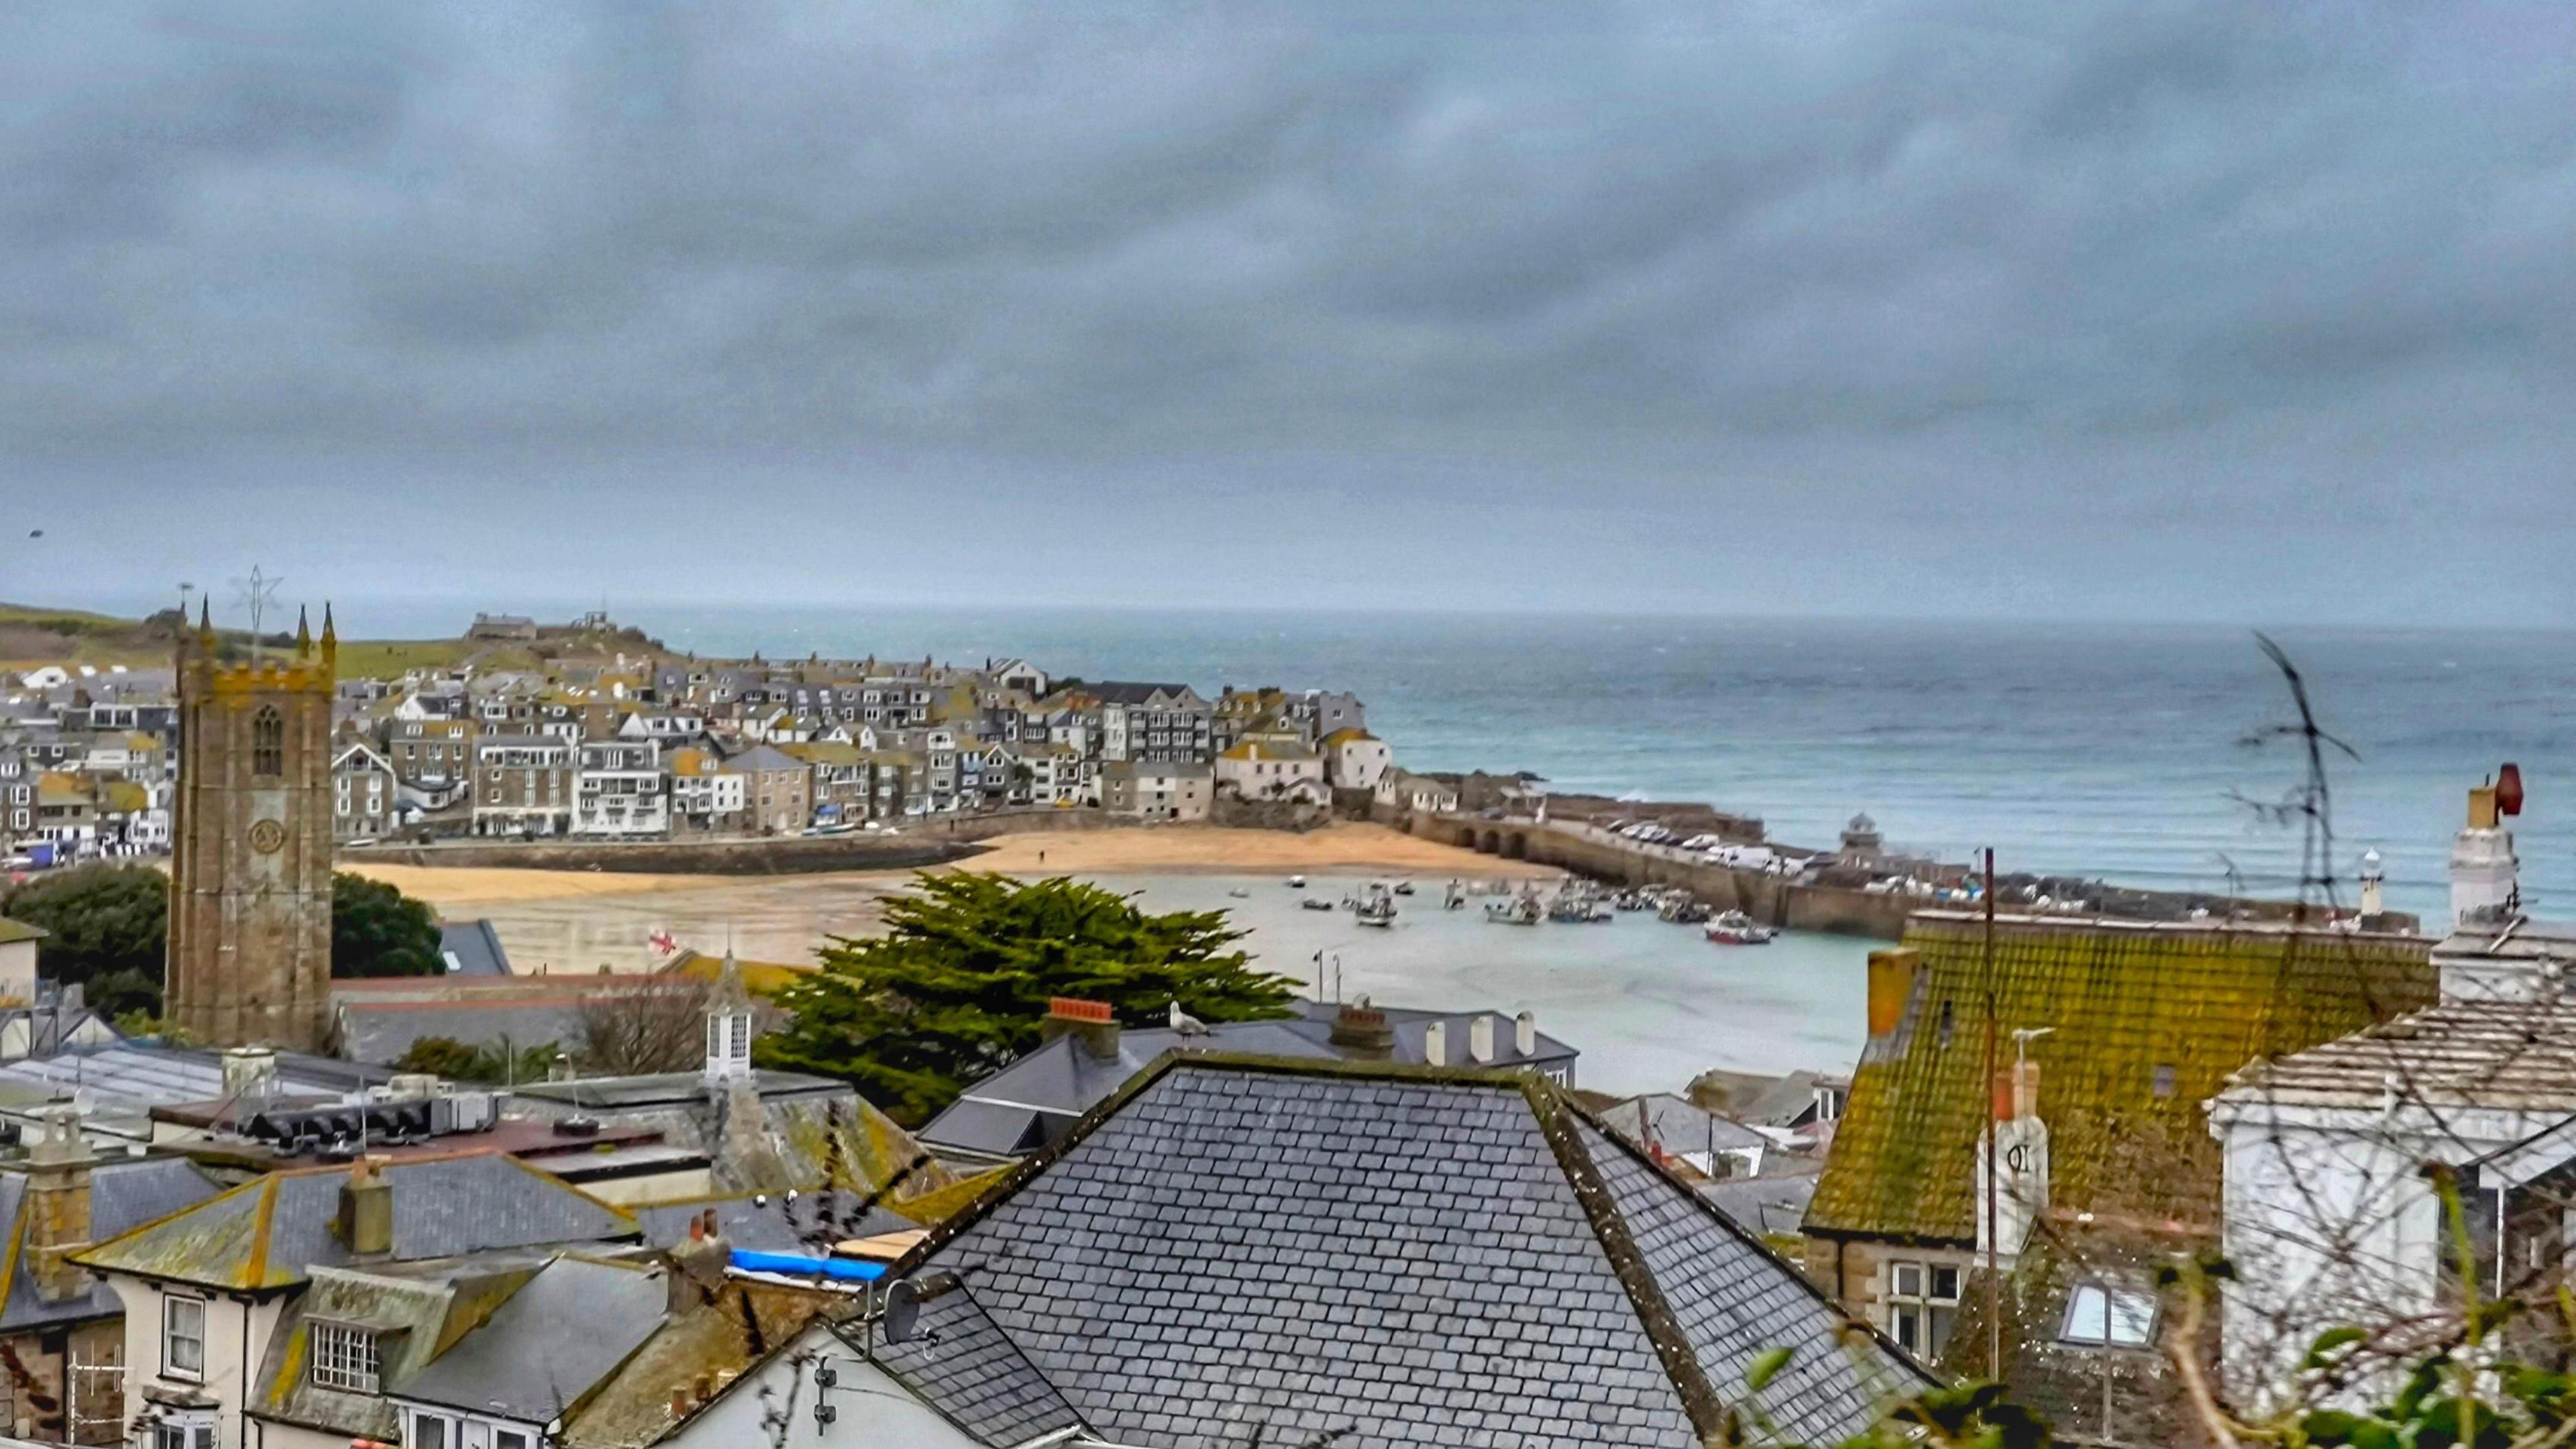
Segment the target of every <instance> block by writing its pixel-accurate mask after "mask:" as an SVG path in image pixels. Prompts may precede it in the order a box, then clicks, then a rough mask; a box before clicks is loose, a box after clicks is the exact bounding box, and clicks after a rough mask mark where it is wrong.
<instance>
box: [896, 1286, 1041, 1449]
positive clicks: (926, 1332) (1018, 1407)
mask: <svg viewBox="0 0 2576 1449" xmlns="http://www.w3.org/2000/svg"><path fill="white" fill-rule="evenodd" d="M919 1282H920V1285H921V1295H922V1296H921V1298H920V1300H919V1301H920V1304H921V1310H920V1317H919V1318H918V1319H917V1320H916V1321H915V1325H914V1328H913V1332H912V1334H911V1336H909V1337H907V1338H905V1339H904V1340H903V1341H902V1342H901V1343H879V1344H877V1345H875V1346H874V1348H873V1349H872V1350H871V1352H872V1354H873V1356H874V1358H875V1361H876V1363H877V1365H878V1366H879V1367H881V1368H883V1369H885V1370H886V1371H887V1372H889V1373H891V1374H893V1375H894V1376H895V1378H896V1379H897V1380H898V1381H900V1382H901V1383H902V1384H903V1386H904V1387H905V1388H907V1389H910V1390H912V1392H913V1394H914V1395H915V1396H917V1397H918V1398H919V1399H920V1400H921V1401H922V1402H923V1403H925V1404H928V1405H929V1406H930V1407H931V1408H933V1409H936V1410H937V1411H939V1413H941V1414H942V1415H944V1416H946V1417H947V1418H948V1420H949V1421H950V1422H951V1423H954V1424H956V1425H957V1426H958V1427H959V1428H961V1429H964V1430H965V1431H966V1432H967V1433H968V1434H970V1435H972V1436H974V1439H975V1442H977V1443H979V1444H1027V1443H1029V1442H1030V1441H1032V1440H1034V1439H1036V1438H1038V1437H1039V1436H1040V1435H1043V1434H1051V1433H1055V1432H1057V1431H1059V1430H1063V1429H1072V1428H1079V1427H1082V1416H1081V1415H1079V1414H1076V1413H1075V1412H1074V1411H1073V1406H1072V1405H1071V1404H1069V1403H1066V1402H1065V1398H1064V1395H1063V1394H1061V1393H1059V1392H1057V1390H1056V1387H1055V1385H1054V1384H1051V1383H1049V1382H1047V1377H1046V1375H1045V1374H1042V1373H1040V1372H1038V1366H1037V1365H1036V1364H1034V1363H1031V1362H1029V1357H1028V1355H1027V1354H1024V1353H1022V1352H1020V1348H1019V1345H1017V1344H1015V1343H1013V1342H1011V1339H1010V1336H1009V1335H1008V1334H1005V1333H1004V1332H1002V1329H1001V1325H999V1324H997V1323H995V1322H994V1321H993V1320H992V1317H991V1316H990V1315H988V1314H986V1313H985V1312H984V1309H983V1306H982V1305H981V1304H978V1303H977V1302H976V1301H975V1295H974V1294H973V1293H972V1292H971V1291H969V1290H968V1288H967V1287H966V1284H965V1282H964V1281H963V1280H962V1279H960V1278H959V1277H958V1276H957V1275H956V1274H954V1273H933V1274H929V1275H926V1276H925V1277H924V1278H922V1279H921V1280H919ZM863 1346H864V1345H863Z"/></svg>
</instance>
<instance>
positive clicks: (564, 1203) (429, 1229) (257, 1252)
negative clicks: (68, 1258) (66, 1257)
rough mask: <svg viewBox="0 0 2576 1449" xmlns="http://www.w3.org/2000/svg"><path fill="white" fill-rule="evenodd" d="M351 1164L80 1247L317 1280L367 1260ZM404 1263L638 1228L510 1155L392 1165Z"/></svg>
mask: <svg viewBox="0 0 2576 1449" xmlns="http://www.w3.org/2000/svg"><path fill="white" fill-rule="evenodd" d="M349 1175H350V1169H348V1168H345V1167H321V1168H309V1169H305V1170H302V1171H296V1172H273V1173H270V1174H269V1175H267V1176H265V1177H261V1178H257V1179H254V1180H253V1181H250V1182H246V1183H244V1184H242V1185H241V1186H240V1187H237V1188H234V1189H233V1190H231V1191H230V1192H226V1193H224V1194H222V1195H220V1196H218V1197H214V1198H211V1199H209V1200H207V1201H205V1202H202V1203H198V1204H196V1205H195V1206H193V1207H189V1208H185V1209H182V1210H181V1211H179V1212H176V1213H173V1214H171V1215H170V1216H168V1217H166V1218H162V1219H161V1220H159V1221H157V1222H153V1223H148V1224H145V1225H144V1226H142V1227H139V1228H137V1229H135V1230H134V1231H132V1232H130V1233H127V1234H126V1235H124V1236H123V1237H120V1238H117V1239H114V1240H112V1241H110V1242H105V1243H101V1244H100V1245H98V1246H97V1247H94V1248H91V1249H89V1250H88V1251H86V1252H84V1253H81V1254H79V1255H77V1258H76V1261H78V1262H80V1263H82V1264H83V1265H85V1266H87V1267H89V1268H92V1269H95V1270H97V1271H99V1272H102V1273H128V1274H132V1275H134V1276H136V1277H140V1278H156V1279H170V1280H175V1281H177V1282H182V1283H193V1284H196V1285H198V1286H200V1287H206V1288H222V1289H239V1290H246V1291H252V1292H257V1291H261V1290H266V1289H281V1288H292V1287H295V1286H296V1285H298V1284H301V1283H302V1282H304V1281H305V1277H304V1270H305V1267H306V1266H307V1265H309V1264H316V1263H321V1264H331V1265H335V1266H336V1265H342V1264H347V1263H351V1262H353V1261H355V1259H354V1258H353V1257H352V1255H351V1254H350V1252H349V1249H348V1246H347V1244H346V1243H344V1242H343V1241H342V1239H341V1237H340V1234H339V1233H338V1231H337V1230H336V1229H335V1226H334V1223H335V1219H336V1218H337V1217H338V1215H339V1211H340V1193H341V1189H342V1187H343V1186H344V1185H345V1184H346V1183H347V1182H348V1180H349ZM384 1175H385V1180H386V1181H387V1182H388V1183H390V1184H391V1185H392V1188H393V1219H394V1222H393V1252H392V1253H391V1254H390V1255H389V1256H390V1258H391V1260H392V1261H395V1262H407V1261H417V1260H420V1259H424V1258H449V1257H455V1256H458V1255H460V1254H464V1253H474V1252H482V1251H487V1250H491V1249H499V1248H528V1247H539V1246H547V1245H555V1244H567V1243H595V1242H606V1241H611V1240H615V1239H624V1238H632V1237H634V1236H635V1235H636V1232H637V1227H636V1222H635V1217H634V1215H633V1214H632V1213H629V1212H627V1211H625V1210H624V1209H622V1208H616V1207H611V1206H610V1205H608V1204H607V1203H604V1202H601V1201H600V1200H598V1199H597V1198H594V1197H592V1196H590V1195H589V1194H588V1193H585V1192H583V1191H581V1190H580V1189H579V1188H576V1187H574V1186H572V1185H571V1184H570V1183H567V1182H565V1181H563V1180H562V1179H561V1178H558V1177H555V1176H553V1175H552V1174H550V1173H546V1172H542V1171H540V1170H538V1169H536V1168H533V1167H530V1166H528V1165H527V1164H525V1163H523V1162H520V1161H519V1160H518V1159H516V1158H514V1157H510V1156H507V1155H505V1154H501V1153H469V1154H465V1155H461V1156H456V1157H429V1158H415V1159H412V1160H409V1161H403V1162H394V1163H390V1164H388V1165H386V1167H385V1168H384Z"/></svg>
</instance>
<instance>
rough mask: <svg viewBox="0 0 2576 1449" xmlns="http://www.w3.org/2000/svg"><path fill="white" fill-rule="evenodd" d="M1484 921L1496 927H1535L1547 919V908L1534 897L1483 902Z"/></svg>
mask: <svg viewBox="0 0 2576 1449" xmlns="http://www.w3.org/2000/svg"><path fill="white" fill-rule="evenodd" d="M1485 919H1486V920H1488V921H1491V922H1493V923H1494V924H1496V925H1498V926H1535V925H1537V924H1538V923H1539V922H1541V921H1543V920H1546V919H1547V907H1546V906H1545V905H1543V904H1541V903H1540V901H1539V898H1538V897H1537V896H1536V895H1534V894H1533V895H1525V896H1514V897H1512V898H1511V899H1510V900H1507V901H1487V902H1485Z"/></svg>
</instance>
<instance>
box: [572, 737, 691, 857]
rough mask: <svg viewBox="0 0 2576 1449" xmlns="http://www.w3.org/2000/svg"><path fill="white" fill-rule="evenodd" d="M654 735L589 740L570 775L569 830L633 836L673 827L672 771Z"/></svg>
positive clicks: (646, 835)
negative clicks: (651, 737)
mask: <svg viewBox="0 0 2576 1449" xmlns="http://www.w3.org/2000/svg"><path fill="white" fill-rule="evenodd" d="M661 757H662V747H661V746H660V745H659V744H658V743H656V742H654V741H652V740H634V739H615V740H592V741H590V742H588V743H586V744H584V745H583V746H582V747H581V752H580V756H579V761H578V765H577V768H576V770H575V773H574V777H573V807H572V833H573V834H575V835H588V836H604V837H608V838H612V839H615V838H625V839H633V838H636V837H649V836H656V835H665V834H668V833H669V832H670V829H671V794H670V791H669V790H668V789H667V788H666V787H667V786H668V785H669V784H670V778H671V777H670V776H668V775H665V774H664V773H662V758H661Z"/></svg>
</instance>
